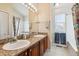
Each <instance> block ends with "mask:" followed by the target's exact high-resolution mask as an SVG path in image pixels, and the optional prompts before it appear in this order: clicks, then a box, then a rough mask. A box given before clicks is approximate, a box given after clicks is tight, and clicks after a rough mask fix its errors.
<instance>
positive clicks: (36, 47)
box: [28, 43, 39, 56]
mask: <svg viewBox="0 0 79 59" xmlns="http://www.w3.org/2000/svg"><path fill="white" fill-rule="evenodd" d="M28 50H29V53H28V54H29V56H39V43H36V44H34V45H33V46H32V47H30V48H29V49H28Z"/></svg>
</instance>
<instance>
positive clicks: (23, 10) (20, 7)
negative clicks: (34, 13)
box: [12, 3, 27, 16]
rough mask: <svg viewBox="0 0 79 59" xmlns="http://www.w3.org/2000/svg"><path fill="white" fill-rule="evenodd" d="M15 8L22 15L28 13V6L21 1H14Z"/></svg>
mask: <svg viewBox="0 0 79 59" xmlns="http://www.w3.org/2000/svg"><path fill="white" fill-rule="evenodd" d="M12 5H13V8H14V9H15V10H16V11H17V12H19V13H20V14H21V15H23V16H26V15H27V7H25V6H24V5H23V4H21V3H13V4H12Z"/></svg>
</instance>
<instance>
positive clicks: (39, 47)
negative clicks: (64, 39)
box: [18, 36, 48, 56]
mask: <svg viewBox="0 0 79 59" xmlns="http://www.w3.org/2000/svg"><path fill="white" fill-rule="evenodd" d="M38 39H39V38H38ZM47 48H48V37H47V36H45V37H43V38H41V39H39V41H37V42H35V43H34V44H33V45H31V46H30V47H29V48H28V49H26V50H25V51H23V52H21V53H19V54H18V56H41V55H43V54H44V53H45V51H46V50H47Z"/></svg>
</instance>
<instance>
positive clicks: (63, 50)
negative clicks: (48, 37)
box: [44, 46, 69, 56]
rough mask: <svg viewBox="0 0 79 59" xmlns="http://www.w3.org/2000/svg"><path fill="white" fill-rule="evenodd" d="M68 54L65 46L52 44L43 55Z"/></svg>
mask: <svg viewBox="0 0 79 59" xmlns="http://www.w3.org/2000/svg"><path fill="white" fill-rule="evenodd" d="M68 55H69V54H68V49H67V47H57V46H52V47H51V48H50V49H48V50H47V52H46V53H45V54H44V56H68Z"/></svg>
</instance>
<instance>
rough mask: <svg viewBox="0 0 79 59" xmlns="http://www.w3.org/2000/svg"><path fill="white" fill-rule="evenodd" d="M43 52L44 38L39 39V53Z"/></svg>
mask: <svg viewBox="0 0 79 59" xmlns="http://www.w3.org/2000/svg"><path fill="white" fill-rule="evenodd" d="M43 54H44V39H42V40H41V41H40V55H43Z"/></svg>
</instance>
